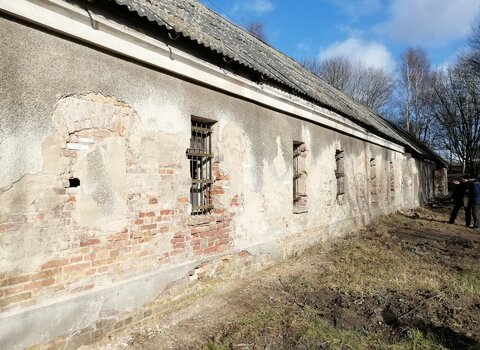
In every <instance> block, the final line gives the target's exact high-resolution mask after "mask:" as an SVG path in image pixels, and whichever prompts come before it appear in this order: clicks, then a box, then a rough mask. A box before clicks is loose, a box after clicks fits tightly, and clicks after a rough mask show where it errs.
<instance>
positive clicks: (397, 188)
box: [0, 18, 434, 349]
mask: <svg viewBox="0 0 480 350" xmlns="http://www.w3.org/2000/svg"><path fill="white" fill-rule="evenodd" d="M0 34H1V38H2V39H1V41H0V50H1V52H2V55H0V66H1V67H2V69H1V71H0V74H1V76H0V82H1V84H0V89H1V94H0V95H1V96H2V98H1V99H0V159H1V162H2V166H1V167H0V203H2V205H1V207H0V233H1V235H0V249H1V250H0V271H1V272H0V310H1V312H2V314H0V342H1V343H3V344H6V345H8V347H7V348H12V349H13V348H22V347H26V346H31V345H34V344H38V343H44V342H47V341H49V340H51V339H53V338H55V339H56V340H55V341H56V342H57V343H59V344H63V345H64V346H65V347H69V346H75V345H76V344H80V343H87V342H89V341H92V340H94V339H96V338H98V336H100V335H101V334H104V333H106V332H109V331H111V330H113V329H116V328H119V327H123V326H124V325H126V324H128V323H130V322H133V321H135V320H138V319H141V318H143V317H147V316H149V315H151V313H152V306H151V305H152V304H150V307H146V306H145V305H149V304H147V303H151V302H152V301H153V300H156V298H157V297H159V296H160V297H161V296H162V293H165V292H166V291H169V290H172V288H183V287H185V286H188V285H189V284H194V283H197V281H198V280H201V279H204V278H206V277H208V276H214V275H216V274H218V273H224V274H232V275H243V274H245V273H248V271H249V270H250V269H252V268H257V267H258V266H264V265H266V264H269V263H271V262H272V261H275V260H277V259H280V258H282V257H285V256H287V255H288V254H291V253H293V252H294V251H298V250H301V249H303V248H305V247H307V246H308V245H311V244H312V243H313V242H315V241H320V240H323V239H326V238H329V237H334V236H336V235H339V234H342V233H344V232H346V231H349V230H352V229H355V228H358V227H361V226H363V225H365V224H366V223H368V222H369V221H370V220H371V219H372V218H373V217H375V216H376V215H379V214H383V213H388V212H392V211H395V210H397V209H399V208H405V207H413V206H417V205H418V204H419V203H420V202H421V201H424V200H426V199H428V198H429V197H431V196H432V195H433V188H434V186H433V172H434V167H433V166H432V165H429V164H427V163H423V162H421V161H419V160H416V159H414V158H411V157H410V156H409V155H408V154H401V153H398V152H394V151H392V150H389V149H386V148H383V147H380V146H376V145H373V144H368V143H367V142H365V141H361V140H358V139H354V138H351V137H349V136H348V135H345V134H342V133H340V132H336V131H332V130H329V129H326V128H322V127H321V126H318V125H314V124H313V123H309V122H305V121H301V120H299V119H295V118H294V117H292V116H287V115H283V114H281V113H278V112H275V111H273V110H270V109H268V108H265V107H262V106H259V105H257V104H255V103H253V102H248V101H244V100H240V99H237V98H234V97H232V96H228V95H225V94H222V93H220V92H216V91H212V90H209V89H207V88H205V87H201V86H198V85H194V84H192V83H189V82H186V81H183V80H180V79H178V78H175V77H173V76H169V75H167V74H165V73H162V72H160V71H156V70H153V69H149V68H147V67H144V66H141V65H137V64H135V63H132V62H129V61H126V60H122V59H120V58H116V57H113V56H111V55H108V54H107V53H103V52H100V51H98V50H95V49H93V48H90V47H86V46H83V45H80V44H77V43H74V42H72V41H69V40H67V39H65V38H60V37H58V36H55V35H52V34H49V33H45V32H43V31H41V30H38V29H33V28H30V27H29V26H26V25H24V24H22V23H17V22H15V21H12V20H11V19H6V18H0ZM192 116H200V117H204V118H208V119H211V120H214V121H216V124H215V125H214V127H213V130H214V132H213V136H212V141H213V149H214V154H215V158H214V175H215V179H216V181H215V183H214V187H213V189H214V191H213V192H214V205H215V208H214V210H213V211H212V213H211V214H209V215H201V216H198V217H192V216H191V215H190V204H189V186H190V174H189V163H188V159H187V157H186V156H185V150H186V149H187V148H188V147H189V139H190V120H191V117H192ZM294 141H301V142H304V143H305V147H306V157H305V171H306V183H305V187H306V192H307V209H308V211H307V212H302V213H299V214H294V208H293V201H292V183H293V180H292V177H293V161H292V159H293V148H292V145H293V142H294ZM337 150H341V151H343V154H344V159H345V164H344V167H345V177H344V181H345V194H344V195H341V196H337V179H336V176H335V169H336V167H337V164H336V160H335V155H336V152H337ZM70 178H78V179H79V180H80V186H79V187H74V188H71V187H69V179H70ZM79 305H84V306H85V307H80V306H79ZM79 308H81V310H82V312H79ZM132 315H133V316H132ZM48 319H53V320H55V322H45V321H46V320H48ZM99 321H102V322H103V323H100V325H101V326H98V324H99ZM95 324H96V326H95V327H94V326H93V325H95ZM33 325H35V326H33Z"/></svg>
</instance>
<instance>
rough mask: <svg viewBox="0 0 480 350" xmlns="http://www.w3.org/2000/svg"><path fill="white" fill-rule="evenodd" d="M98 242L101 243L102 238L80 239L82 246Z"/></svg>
mask: <svg viewBox="0 0 480 350" xmlns="http://www.w3.org/2000/svg"><path fill="white" fill-rule="evenodd" d="M98 243H100V240H99V239H97V238H86V239H83V240H81V241H80V247H87V246H89V245H94V244H98Z"/></svg>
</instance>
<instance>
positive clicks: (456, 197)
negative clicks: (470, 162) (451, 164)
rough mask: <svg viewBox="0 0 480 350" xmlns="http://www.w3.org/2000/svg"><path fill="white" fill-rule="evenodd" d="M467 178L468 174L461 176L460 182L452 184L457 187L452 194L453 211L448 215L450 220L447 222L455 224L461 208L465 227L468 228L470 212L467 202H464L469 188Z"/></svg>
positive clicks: (470, 218)
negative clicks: (463, 212) (463, 213)
mask: <svg viewBox="0 0 480 350" xmlns="http://www.w3.org/2000/svg"><path fill="white" fill-rule="evenodd" d="M469 178H470V175H469V174H464V175H462V179H461V180H460V181H454V182H453V183H454V184H456V185H457V186H456V187H455V189H454V190H453V193H452V200H453V209H452V212H451V214H450V220H449V221H448V223H449V224H454V223H455V219H456V218H457V214H458V211H459V210H460V208H463V210H465V226H470V223H471V221H472V217H471V210H470V206H469V205H468V200H465V197H466V195H467V192H468V190H469V188H470V183H469ZM466 202H467V203H466Z"/></svg>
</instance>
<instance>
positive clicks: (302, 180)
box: [293, 141, 307, 212]
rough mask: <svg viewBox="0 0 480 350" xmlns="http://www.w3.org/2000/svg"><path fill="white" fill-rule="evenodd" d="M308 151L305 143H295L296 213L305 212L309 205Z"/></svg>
mask: <svg viewBox="0 0 480 350" xmlns="http://www.w3.org/2000/svg"><path fill="white" fill-rule="evenodd" d="M306 156H307V149H306V147H305V144H304V143H303V142H295V141H294V142H293V206H294V211H295V212H304V211H305V208H306V205H307V189H306V181H307V172H306V162H305V160H306Z"/></svg>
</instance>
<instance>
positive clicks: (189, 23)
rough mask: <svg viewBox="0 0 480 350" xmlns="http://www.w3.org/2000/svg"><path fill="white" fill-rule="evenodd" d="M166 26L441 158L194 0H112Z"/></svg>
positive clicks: (413, 149) (412, 148) (429, 155)
mask: <svg viewBox="0 0 480 350" xmlns="http://www.w3.org/2000/svg"><path fill="white" fill-rule="evenodd" d="M113 1H115V2H116V3H117V4H119V5H125V6H127V7H128V9H129V10H130V11H132V12H135V13H137V14H138V15H139V16H141V17H146V18H147V19H148V20H149V21H151V22H155V23H156V24H157V25H159V26H161V27H165V28H166V29H167V30H174V31H175V32H177V33H181V34H182V35H183V36H184V37H186V38H189V39H191V40H192V41H193V42H196V43H197V44H199V45H202V46H204V47H206V48H208V49H211V50H213V51H214V52H217V53H219V54H221V55H223V56H225V57H227V58H228V59H232V60H234V61H236V62H238V63H239V64H240V65H243V66H245V67H247V68H248V69H251V70H253V71H256V72H258V73H259V74H261V75H262V77H265V78H267V79H269V80H270V79H271V80H273V81H275V82H277V83H278V84H280V85H282V86H284V87H288V88H289V89H291V90H293V91H294V92H295V93H297V94H298V95H301V96H305V97H308V98H309V99H311V100H312V101H313V102H314V103H316V104H318V105H319V106H321V107H325V108H327V109H330V110H332V111H334V112H337V113H339V114H341V115H343V116H345V117H347V118H349V119H350V120H352V121H354V122H355V123H357V124H359V125H361V126H362V127H365V128H367V129H368V130H369V131H372V132H373V133H375V134H378V135H379V136H382V137H384V138H387V139H390V140H392V141H393V142H395V143H398V144H401V145H403V146H405V147H406V148H407V149H408V150H409V151H411V152H413V153H417V154H420V155H423V156H424V157H426V158H429V159H432V160H434V161H436V162H439V163H442V164H445V162H444V161H443V160H442V159H441V158H440V157H439V156H438V155H436V154H435V153H434V152H433V151H432V150H431V149H430V148H428V147H427V146H426V145H424V144H423V143H421V142H420V141H418V140H416V139H415V138H414V137H412V136H411V135H408V134H407V133H405V132H402V131H400V130H399V129H398V128H397V127H395V126H394V125H392V124H391V123H390V122H389V121H387V120H386V119H384V118H382V117H381V116H380V115H378V114H376V113H375V112H373V111H371V110H370V109H369V108H367V107H366V106H364V105H362V104H360V103H359V102H357V101H355V100H353V99H352V98H350V97H348V96H347V95H345V94H344V93H343V92H341V91H339V90H337V89H335V88H334V87H332V86H331V85H329V84H328V83H326V82H325V81H323V80H322V79H320V78H319V77H317V76H316V75H315V74H313V73H312V72H310V71H309V70H308V69H306V68H305V67H303V66H301V65H300V64H299V63H298V62H296V61H295V60H293V59H292V58H290V57H288V56H286V55H285V54H283V53H281V52H279V51H277V50H275V49H274V48H272V47H271V46H269V45H267V44H266V43H264V42H262V41H261V40H259V39H257V38H255V37H254V36H253V35H251V34H250V33H248V32H247V31H245V30H244V29H242V28H240V27H238V26H236V25H234V24H232V23H231V22H229V21H228V20H226V19H224V18H223V17H221V16H220V15H218V14H216V13H215V12H213V11H211V10H210V9H208V8H207V7H205V6H204V5H202V4H200V3H199V2H197V1H196V0H113Z"/></svg>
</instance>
